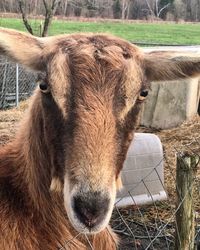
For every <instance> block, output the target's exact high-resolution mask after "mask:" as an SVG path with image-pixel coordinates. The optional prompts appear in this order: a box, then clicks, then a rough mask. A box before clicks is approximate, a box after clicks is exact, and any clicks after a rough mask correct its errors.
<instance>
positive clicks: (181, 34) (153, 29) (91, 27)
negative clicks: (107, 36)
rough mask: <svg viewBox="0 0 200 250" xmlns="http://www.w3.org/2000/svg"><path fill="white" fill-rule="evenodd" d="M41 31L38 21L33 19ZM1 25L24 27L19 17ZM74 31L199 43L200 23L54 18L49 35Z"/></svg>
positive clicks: (188, 43)
mask: <svg viewBox="0 0 200 250" xmlns="http://www.w3.org/2000/svg"><path fill="white" fill-rule="evenodd" d="M31 23H32V26H33V28H34V30H36V31H37V32H38V30H39V24H40V21H39V20H31ZM0 26H2V27H7V28H14V29H18V30H25V28H24V26H23V23H22V21H21V20H20V19H15V18H1V19H0ZM72 32H107V33H111V34H114V35H117V36H120V37H122V38H125V39H127V40H129V41H133V42H143V43H160V44H182V45H198V44H199V45H200V23H198V24H192V23H184V24H176V23H164V22H163V23H123V22H111V21H110V22H80V21H79V22H78V21H76V22H75V21H63V20H54V21H53V22H52V26H51V27H50V31H49V35H55V34H62V33H72Z"/></svg>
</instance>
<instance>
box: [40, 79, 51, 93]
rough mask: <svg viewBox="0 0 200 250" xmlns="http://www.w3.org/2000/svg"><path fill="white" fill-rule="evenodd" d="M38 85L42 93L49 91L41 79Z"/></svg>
mask: <svg viewBox="0 0 200 250" xmlns="http://www.w3.org/2000/svg"><path fill="white" fill-rule="evenodd" d="M39 87H40V90H41V91H42V92H43V93H48V92H49V85H48V84H47V83H46V82H44V81H41V82H40V83H39Z"/></svg>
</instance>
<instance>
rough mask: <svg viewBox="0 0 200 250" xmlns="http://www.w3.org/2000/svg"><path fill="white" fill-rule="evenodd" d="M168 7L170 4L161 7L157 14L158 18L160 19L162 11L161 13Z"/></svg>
mask: <svg viewBox="0 0 200 250" xmlns="http://www.w3.org/2000/svg"><path fill="white" fill-rule="evenodd" d="M169 6H170V3H168V4H166V5H165V6H163V7H162V8H161V9H160V10H159V12H158V17H160V14H161V13H162V11H163V10H164V9H166V8H167V7H169Z"/></svg>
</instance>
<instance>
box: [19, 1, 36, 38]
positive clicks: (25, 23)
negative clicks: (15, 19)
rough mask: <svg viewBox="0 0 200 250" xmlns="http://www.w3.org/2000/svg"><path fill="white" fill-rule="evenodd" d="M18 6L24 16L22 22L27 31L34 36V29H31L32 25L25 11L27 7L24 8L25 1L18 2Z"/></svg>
mask: <svg viewBox="0 0 200 250" xmlns="http://www.w3.org/2000/svg"><path fill="white" fill-rule="evenodd" d="M18 4H19V10H20V12H21V14H22V20H23V23H24V25H25V27H26V29H27V30H28V32H29V33H30V34H31V35H33V29H32V27H31V25H30V24H29V22H28V19H27V16H26V11H25V6H24V1H23V0H18Z"/></svg>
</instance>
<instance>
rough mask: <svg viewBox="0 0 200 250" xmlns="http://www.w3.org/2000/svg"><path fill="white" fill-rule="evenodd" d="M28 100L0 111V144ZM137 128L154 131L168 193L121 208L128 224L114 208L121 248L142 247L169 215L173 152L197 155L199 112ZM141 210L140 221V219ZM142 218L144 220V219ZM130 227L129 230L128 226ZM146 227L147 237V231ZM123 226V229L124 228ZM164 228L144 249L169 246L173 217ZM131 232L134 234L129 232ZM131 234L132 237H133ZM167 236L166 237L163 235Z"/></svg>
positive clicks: (198, 213) (172, 194) (172, 193)
mask: <svg viewBox="0 0 200 250" xmlns="http://www.w3.org/2000/svg"><path fill="white" fill-rule="evenodd" d="M27 103H28V101H25V102H22V103H21V104H20V107H19V108H13V109H10V110H4V111H0V144H2V145H3V144H6V143H7V142H8V141H9V140H12V138H13V136H14V135H15V132H16V130H17V129H18V126H19V125H18V124H19V121H20V120H21V118H23V116H24V113H25V112H26V109H27V106H28V104H27ZM138 132H149V133H155V134H157V135H158V136H159V138H160V139H161V141H162V144H163V148H164V153H165V170H164V175H165V189H166V191H167V193H168V200H167V201H163V202H159V203H158V204H157V205H156V206H155V204H154V206H152V205H149V206H143V207H140V208H139V209H138V207H135V206H131V207H129V208H126V209H121V210H120V214H121V216H122V217H123V218H125V219H126V221H128V226H127V225H126V226H125V225H124V222H123V219H122V218H120V216H119V213H118V212H117V211H114V213H113V218H112V222H111V224H112V226H113V228H114V229H115V231H116V232H117V233H118V234H119V235H120V237H121V238H122V245H121V248H120V249H121V250H122V249H123V250H126V249H137V250H142V249H146V248H147V246H148V244H149V242H151V240H152V239H153V237H154V236H155V235H156V233H157V232H158V226H162V225H165V224H167V223H168V221H169V219H170V218H171V217H172V211H174V209H175V201H176V196H175V174H176V153H177V152H181V151H189V152H192V153H195V154H198V155H200V116H198V115H196V116H195V117H193V118H192V119H191V120H189V121H187V122H184V123H183V124H182V125H180V126H179V127H177V128H174V129H169V130H155V129H151V128H144V127H139V128H138ZM199 183H200V171H199V168H198V170H197V179H196V189H195V195H194V202H195V214H196V216H197V220H199V219H198V218H199V217H200V206H199V198H200V195H199V187H200V185H199ZM141 213H142V214H143V221H141ZM155 213H156V214H157V215H158V216H159V221H160V222H159V223H161V224H162V225H161V224H160V225H157V226H155ZM144 220H145V221H144ZM128 227H129V228H130V229H131V231H130V230H129V228H128ZM145 227H148V230H149V232H150V237H149V235H147V230H146V228H145ZM124 228H125V229H124ZM166 229H167V231H165V233H166V234H167V236H166V235H163V234H162V235H161V236H160V237H158V238H157V239H156V241H154V243H153V244H152V246H151V247H150V248H147V249H163V250H164V249H173V246H174V218H172V221H171V222H170V223H168V225H167V227H166ZM133 233H134V235H136V237H135V236H133V235H132V234H133ZM134 237H135V239H134ZM166 238H167V239H166Z"/></svg>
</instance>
